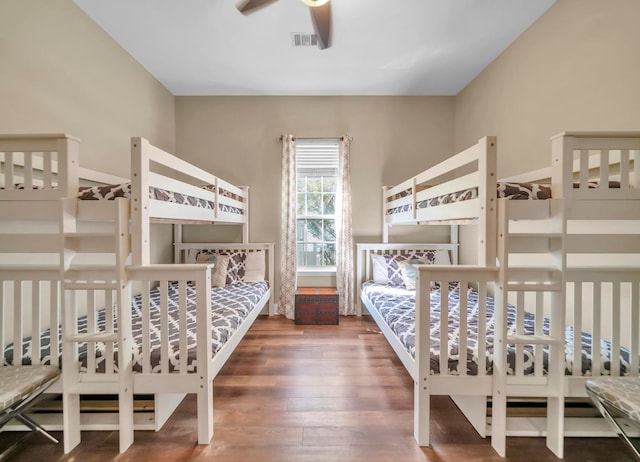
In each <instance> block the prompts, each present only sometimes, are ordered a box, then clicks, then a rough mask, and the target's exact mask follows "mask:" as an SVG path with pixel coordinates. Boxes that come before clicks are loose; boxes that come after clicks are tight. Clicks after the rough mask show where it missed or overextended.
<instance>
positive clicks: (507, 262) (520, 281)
mask: <svg viewBox="0 0 640 462" xmlns="http://www.w3.org/2000/svg"><path fill="white" fill-rule="evenodd" d="M514 202H517V201H509V200H506V199H500V200H499V201H498V262H499V265H500V270H499V276H498V278H499V282H498V287H497V289H496V297H495V298H496V310H497V311H498V310H499V311H498V312H497V313H496V326H495V335H496V338H495V352H494V354H495V357H494V371H493V374H494V375H493V380H494V391H493V400H492V429H491V431H492V435H491V440H492V446H493V447H494V449H495V450H496V451H497V452H498V454H500V455H501V456H504V454H505V446H506V435H507V434H508V433H517V432H518V429H517V428H510V426H509V425H508V421H511V419H507V399H508V398H509V397H516V398H530V397H535V398H546V401H547V417H546V438H547V447H548V448H549V449H550V450H551V451H552V452H553V453H554V454H555V455H556V456H558V457H563V436H564V390H563V386H564V385H563V384H564V318H565V315H564V293H565V281H564V274H565V269H566V255H565V253H564V250H563V249H564V244H563V242H564V236H565V234H566V221H565V219H564V216H565V214H564V211H563V208H564V202H563V201H561V200H554V201H544V204H543V206H544V207H547V208H548V209H547V211H548V213H547V214H546V215H545V216H544V217H541V218H544V219H543V220H542V223H543V224H544V226H541V227H539V228H538V229H536V227H535V226H533V227H532V226H530V225H527V226H525V229H526V230H527V231H526V232H523V231H522V227H521V228H520V230H518V231H516V230H514V229H512V228H511V227H510V223H511V222H512V221H511V219H512V218H513V216H517V208H516V207H519V206H521V205H522V204H514ZM541 204H542V202H541ZM512 207H513V209H514V210H516V212H515V213H512ZM519 255H523V256H524V259H521V260H524V261H534V262H535V261H536V258H535V257H536V256H540V255H542V256H543V257H546V260H547V261H548V263H547V265H546V266H544V265H542V266H541V265H540V264H539V263H538V264H537V265H536V264H532V265H531V266H528V265H517V264H516V263H514V262H515V261H518V260H517V258H516V257H517V256H519ZM510 257H511V258H510ZM509 303H511V304H512V305H514V307H515V321H514V322H513V324H512V326H511V328H508V326H507V315H508V305H509ZM526 312H527V313H529V315H530V316H531V315H532V316H533V321H531V319H530V320H529V321H528V322H533V323H534V332H533V334H532V333H531V332H528V333H525V318H526V317H527V315H525V313H526ZM545 316H547V317H548V320H549V321H548V325H545V324H546V323H545V321H544V320H545ZM527 349H528V350H529V351H531V352H532V353H533V358H534V363H533V365H531V366H530V367H531V368H532V371H527V374H525V361H524V357H525V351H526V350H527ZM509 351H511V352H512V353H515V355H514V356H513V358H514V359H512V360H511V362H510V363H508V362H507V359H508V353H509ZM544 354H547V355H548V361H547V364H548V365H551V367H549V368H548V370H547V371H545V370H544V369H545V367H548V366H547V365H546V364H545V363H544V359H543V358H544ZM545 372H546V375H545ZM510 423H513V424H515V425H517V421H515V420H513V421H511V422H510Z"/></svg>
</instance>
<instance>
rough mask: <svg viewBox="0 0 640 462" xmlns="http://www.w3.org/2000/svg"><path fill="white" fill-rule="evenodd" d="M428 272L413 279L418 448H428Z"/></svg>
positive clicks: (414, 430) (429, 285)
mask: <svg viewBox="0 0 640 462" xmlns="http://www.w3.org/2000/svg"><path fill="white" fill-rule="evenodd" d="M427 274H428V273H423V272H422V271H418V274H417V276H416V307H415V313H416V314H415V317H416V327H415V365H416V369H415V376H414V385H413V389H414V397H413V406H414V409H413V419H414V425H413V436H414V438H415V439H416V442H417V443H418V446H429V438H430V435H429V421H430V408H431V404H430V396H431V390H430V385H431V384H430V369H431V365H430V347H429V344H430V326H429V320H430V319H431V291H430V287H431V281H430V278H429V277H428V276H427Z"/></svg>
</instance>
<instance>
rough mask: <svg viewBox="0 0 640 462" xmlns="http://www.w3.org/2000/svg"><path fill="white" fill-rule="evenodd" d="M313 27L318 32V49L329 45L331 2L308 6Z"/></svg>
mask: <svg viewBox="0 0 640 462" xmlns="http://www.w3.org/2000/svg"><path fill="white" fill-rule="evenodd" d="M309 11H310V12H311V19H312V20H313V27H314V28H315V30H316V34H318V44H319V46H320V49H324V48H329V47H330V46H331V2H327V3H325V4H324V5H322V6H316V7H312V8H311V7H310V8H309Z"/></svg>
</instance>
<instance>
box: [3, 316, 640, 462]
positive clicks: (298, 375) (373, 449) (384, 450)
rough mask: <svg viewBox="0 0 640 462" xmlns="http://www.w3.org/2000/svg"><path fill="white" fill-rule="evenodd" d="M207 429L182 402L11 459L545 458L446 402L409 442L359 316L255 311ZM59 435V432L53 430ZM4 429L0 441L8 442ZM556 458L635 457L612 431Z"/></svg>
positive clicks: (408, 399)
mask: <svg viewBox="0 0 640 462" xmlns="http://www.w3.org/2000/svg"><path fill="white" fill-rule="evenodd" d="M214 408H215V435H214V437H213V440H212V441H211V443H210V444H209V445H207V446H204V445H203V446H199V445H198V444H197V436H196V418H195V412H196V406H195V399H194V398H193V397H191V396H190V397H188V398H187V399H185V401H184V402H183V403H182V404H181V405H180V407H179V408H178V410H177V411H176V413H175V414H174V415H173V416H172V417H171V419H170V420H169V421H168V422H167V424H166V425H165V426H164V428H163V429H162V430H161V431H160V432H157V433H154V432H146V431H138V432H136V435H135V443H134V445H133V446H132V447H131V448H130V449H129V450H128V451H127V452H125V453H124V454H122V455H118V434H117V432H83V434H82V443H81V444H80V445H79V446H78V447H77V448H76V449H74V450H73V451H72V452H71V453H70V454H68V455H66V456H65V455H64V454H63V450H62V444H58V445H55V444H51V443H50V442H48V441H47V440H46V439H45V438H43V437H41V436H40V435H36V436H34V437H33V438H31V440H30V442H29V444H27V445H24V446H22V447H20V448H19V449H18V450H17V451H16V452H14V453H13V455H12V457H11V460H16V461H33V460H59V461H83V462H93V461H109V460H117V461H134V460H135V461H141V460H150V461H187V460H199V461H206V460H211V461H218V462H226V461H229V462H231V461H233V462H239V461H260V462H262V461H265V462H271V461H274V462H276V461H277V462H283V461H300V462H313V461H318V462H325V461H366V462H378V461H381V462H382V461H384V462H387V461H394V462H404V461H407V462H413V461H436V462H448V461H451V462H453V461H455V462H458V461H500V460H507V461H514V462H515V461H534V460H535V461H554V460H558V459H556V458H555V457H554V456H553V454H552V453H551V452H550V451H549V450H547V449H546V447H545V444H544V440H543V439H542V438H509V439H508V446H507V454H508V457H507V459H501V458H499V457H497V456H496V455H495V453H494V452H493V450H492V449H491V445H490V441H489V440H488V439H482V438H480V437H479V436H478V435H477V434H476V433H475V431H474V430H473V429H472V427H471V426H470V425H469V424H468V422H467V421H466V420H465V418H464V417H463V416H462V414H461V413H460V412H459V411H458V410H457V408H456V407H455V405H453V403H452V402H451V401H450V400H449V398H447V397H434V398H433V400H432V408H433V411H432V412H433V414H432V415H433V421H432V424H431V425H432V427H431V428H432V435H433V436H432V447H430V448H419V447H418V446H416V443H415V441H414V439H413V436H412V433H413V385H412V381H411V379H410V378H409V375H408V374H407V372H406V371H405V370H404V368H403V367H402V365H401V364H400V363H399V361H398V360H397V359H396V357H395V354H394V353H393V350H392V349H391V348H390V347H389V346H388V344H387V343H386V340H385V339H384V337H383V336H382V335H381V334H379V332H378V330H377V327H376V325H375V323H374V322H373V321H371V320H370V319H368V318H362V319H358V318H355V317H349V318H344V317H341V318H340V325H339V326H295V325H294V324H293V322H292V321H288V320H286V319H283V318H281V317H276V318H266V317H261V318H259V319H258V320H257V321H256V323H255V324H254V326H253V327H252V328H251V330H250V331H249V333H248V334H247V336H246V338H245V339H244V340H243V341H242V343H241V344H240V346H239V347H238V349H237V350H236V352H234V354H233V355H232V356H231V358H230V359H229V361H228V363H227V364H226V365H225V367H224V368H223V370H222V371H221V373H220V375H219V376H218V377H217V378H216V380H215V381H214ZM56 435H57V436H60V437H61V434H60V433H56ZM13 437H14V435H11V434H10V433H9V432H7V433H3V434H0V440H4V442H5V443H6V442H7V440H10V439H11V438H13ZM565 447H566V449H565V451H566V453H565V459H564V460H565V461H568V462H573V461H581V462H582V461H607V462H618V461H620V462H622V461H631V460H633V459H632V457H631V454H630V452H629V450H628V449H627V448H626V447H625V446H624V444H623V443H622V442H621V441H620V440H618V439H615V438H599V439H575V438H574V439H567V442H566V446H565Z"/></svg>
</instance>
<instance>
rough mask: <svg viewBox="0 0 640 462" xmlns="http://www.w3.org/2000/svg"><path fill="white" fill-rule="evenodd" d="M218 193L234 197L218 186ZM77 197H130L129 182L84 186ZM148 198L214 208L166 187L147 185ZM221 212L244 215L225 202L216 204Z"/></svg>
mask: <svg viewBox="0 0 640 462" xmlns="http://www.w3.org/2000/svg"><path fill="white" fill-rule="evenodd" d="M202 188H203V189H206V190H209V191H214V189H213V188H214V186H212V185H204V186H202ZM220 195H222V196H224V197H231V198H235V195H234V194H233V193H231V192H229V191H227V190H225V189H222V188H220ZM77 197H78V199H80V200H89V201H90V200H94V201H95V200H113V199H115V198H117V197H125V198H130V197H131V183H122V184H110V185H100V186H84V187H80V188H79V190H78V196H77ZM149 198H150V199H155V200H158V201H164V202H173V203H176V204H182V205H189V206H192V207H200V208H204V209H212V210H214V209H215V208H216V204H215V203H214V202H212V201H208V200H205V199H201V198H199V197H194V196H189V195H187V194H181V193H177V192H174V191H168V190H166V189H160V188H155V187H153V186H150V187H149ZM218 207H219V210H220V211H221V212H228V213H237V214H239V215H244V210H243V209H240V208H237V207H232V206H230V205H227V204H218Z"/></svg>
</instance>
